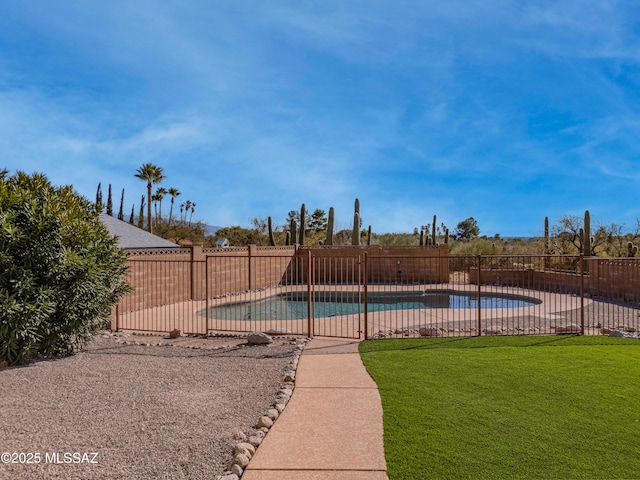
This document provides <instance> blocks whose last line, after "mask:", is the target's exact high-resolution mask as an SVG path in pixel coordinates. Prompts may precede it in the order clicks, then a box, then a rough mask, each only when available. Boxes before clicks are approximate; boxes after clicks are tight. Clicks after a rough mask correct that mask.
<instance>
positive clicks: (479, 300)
mask: <svg viewBox="0 0 640 480" xmlns="http://www.w3.org/2000/svg"><path fill="white" fill-rule="evenodd" d="M416 252H417V251H416V250H415V249H412V250H408V253H407V254H406V255H403V254H401V255H398V254H385V255H381V254H372V253H367V251H364V250H361V249H350V250H346V251H345V250H343V251H339V252H338V251H332V250H323V251H322V252H321V253H316V252H314V251H313V250H311V249H309V250H298V251H297V252H291V254H282V252H280V253H279V254H277V255H276V254H275V252H269V251H265V252H261V253H260V254H254V255H253V256H251V255H250V256H247V255H241V254H239V253H238V252H229V253H228V254H225V255H219V254H218V255H207V256H205V257H203V259H202V260H198V261H194V260H193V259H191V260H176V259H144V260H141V259H140V258H139V257H136V258H133V259H131V260H130V266H131V268H130V272H129V278H130V282H131V284H132V285H133V286H134V288H135V289H136V290H135V291H134V292H133V293H132V294H130V295H129V296H127V297H125V298H124V299H123V300H122V301H121V302H120V304H119V305H118V308H117V312H116V328H117V329H123V330H137V331H153V332H170V331H171V330H173V329H179V330H181V331H182V332H183V333H188V334H207V333H212V332H214V333H240V332H249V331H265V332H271V333H273V334H290V335H310V336H330V337H345V338H389V337H406V336H475V335H532V334H557V333H584V334H600V333H608V332H609V331H612V330H621V331H625V332H634V331H637V330H638V329H639V328H640V325H639V320H640V317H639V315H640V260H637V259H600V258H593V257H592V258H582V257H580V256H529V255H527V256H513V255H512V256H504V255H498V256H449V255H444V256H421V255H420V254H419V252H418V253H416Z"/></svg>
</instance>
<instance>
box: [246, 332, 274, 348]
mask: <svg viewBox="0 0 640 480" xmlns="http://www.w3.org/2000/svg"><path fill="white" fill-rule="evenodd" d="M247 342H249V344H250V345H268V344H270V343H273V338H271V337H270V336H269V335H267V334H266V333H263V332H251V333H248V334H247Z"/></svg>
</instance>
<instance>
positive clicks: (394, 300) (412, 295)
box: [209, 290, 541, 320]
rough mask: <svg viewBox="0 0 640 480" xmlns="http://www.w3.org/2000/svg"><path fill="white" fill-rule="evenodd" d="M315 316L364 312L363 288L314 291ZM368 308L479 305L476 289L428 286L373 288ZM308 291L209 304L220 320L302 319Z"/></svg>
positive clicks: (508, 299)
mask: <svg viewBox="0 0 640 480" xmlns="http://www.w3.org/2000/svg"><path fill="white" fill-rule="evenodd" d="M312 298H313V302H312V308H313V316H314V317H315V318H323V317H333V316H338V315H352V314H357V313H361V312H364V299H363V294H362V293H361V292H313V297H312ZM367 300H368V302H367V303H368V311H369V312H381V311H387V310H415V309H429V308H478V296H477V294H476V293H475V292H458V291H455V290H428V291H426V292H424V291H417V292H369V293H368V295H367ZM539 303H541V301H540V300H538V299H536V298H530V297H523V296H517V295H499V294H490V293H483V294H482V296H481V297H480V308H518V307H529V306H532V305H537V304H539ZM307 312H308V301H307V292H287V293H280V294H277V295H273V296H270V297H267V298H263V299H260V300H252V301H247V302H237V303H227V304H225V305H219V306H215V307H211V308H209V317H210V318H214V319H218V320H302V319H306V318H307Z"/></svg>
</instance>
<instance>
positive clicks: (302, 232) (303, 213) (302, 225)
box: [299, 203, 307, 245]
mask: <svg viewBox="0 0 640 480" xmlns="http://www.w3.org/2000/svg"><path fill="white" fill-rule="evenodd" d="M306 218H307V210H306V208H305V206H304V203H303V204H302V207H300V241H299V243H300V245H304V235H305V230H306V228H307V227H306Z"/></svg>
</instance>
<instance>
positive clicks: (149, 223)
mask: <svg viewBox="0 0 640 480" xmlns="http://www.w3.org/2000/svg"><path fill="white" fill-rule="evenodd" d="M134 176H135V177H136V178H138V179H140V180H142V181H143V182H145V183H146V196H145V195H142V196H141V198H140V208H139V211H138V214H137V216H136V215H135V209H136V208H135V204H132V206H131V214H130V215H129V219H128V223H130V224H131V225H136V226H137V227H138V228H141V229H144V230H147V231H148V232H149V233H154V234H156V235H158V236H160V237H162V238H166V239H169V240H172V241H174V242H176V243H179V242H181V241H187V242H194V241H202V237H203V232H204V228H203V225H202V224H201V223H200V222H198V221H195V222H194V220H193V214H194V212H195V209H196V203H195V202H192V201H191V200H186V201H185V202H184V203H181V204H180V211H179V215H177V216H176V217H174V204H175V200H176V198H177V197H179V196H180V195H181V194H182V192H180V190H178V189H177V188H175V187H169V188H164V187H158V188H156V189H155V191H154V190H153V187H154V185H158V184H160V183H162V182H163V180H165V179H166V178H167V177H166V176H165V174H164V169H163V168H162V167H159V166H157V165H154V164H152V163H145V164H143V165H142V166H140V167H139V168H138V169H137V170H136V173H135V174H134ZM124 194H125V189H124V188H123V189H122V193H121V195H120V208H119V210H118V215H117V218H118V219H119V220H122V221H125V218H124ZM167 196H169V197H170V198H171V203H170V206H169V215H168V217H167V216H164V215H163V213H162V203H163V200H164V199H165V197H167ZM95 203H96V207H97V208H98V210H99V211H103V210H106V214H107V215H111V216H114V215H113V198H112V189H111V184H109V188H108V196H107V201H106V204H105V203H103V196H102V184H101V183H98V188H97V191H96V202H95ZM152 207H153V209H152ZM145 211H146V214H145ZM175 213H176V214H177V213H178V212H175Z"/></svg>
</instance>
